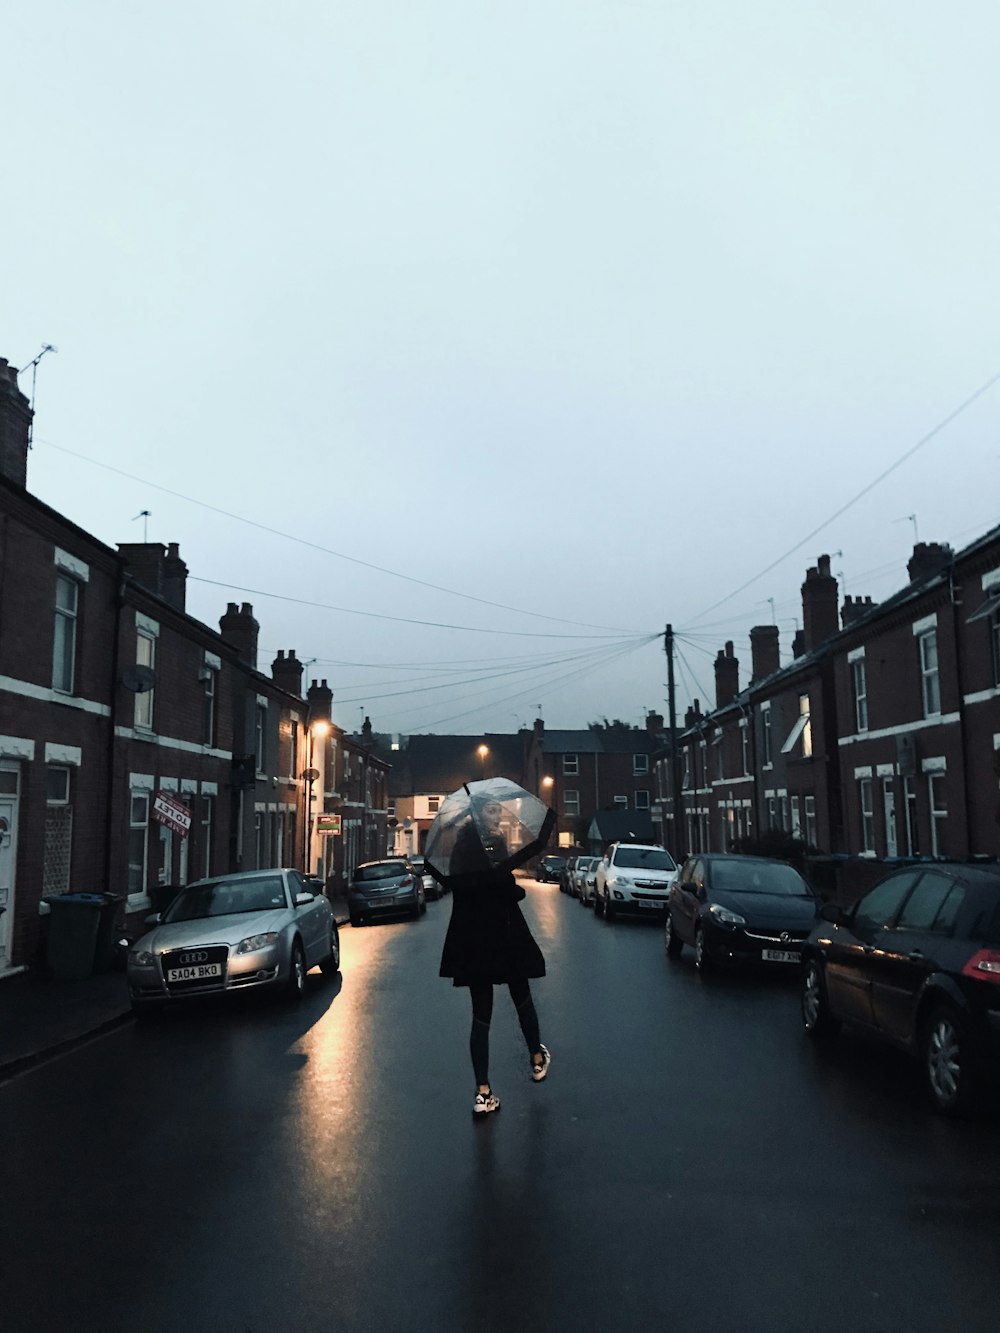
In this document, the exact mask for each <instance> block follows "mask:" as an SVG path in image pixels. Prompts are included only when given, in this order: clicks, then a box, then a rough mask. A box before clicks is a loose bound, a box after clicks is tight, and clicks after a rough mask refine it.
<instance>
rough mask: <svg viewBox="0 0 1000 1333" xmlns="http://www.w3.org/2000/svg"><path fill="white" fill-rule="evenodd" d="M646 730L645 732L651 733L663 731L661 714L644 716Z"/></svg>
mask: <svg viewBox="0 0 1000 1333" xmlns="http://www.w3.org/2000/svg"><path fill="white" fill-rule="evenodd" d="M646 730H647V731H652V732H656V731H662V730H663V714H662V713H647V714H646Z"/></svg>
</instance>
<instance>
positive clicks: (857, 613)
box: [840, 597, 875, 629]
mask: <svg viewBox="0 0 1000 1333" xmlns="http://www.w3.org/2000/svg"><path fill="white" fill-rule="evenodd" d="M874 609H875V603H874V602H873V601H872V599H871V598H870V597H845V598H844V605H843V606H842V607H841V608H840V623H841V625H842V626H843V628H844V629H847V627H848V625H853V624H854V622H855V621H856V620H861V618H862V617H863V616H866V615H867V614H868V612H869V611H873V610H874Z"/></svg>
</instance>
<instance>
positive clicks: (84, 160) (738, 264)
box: [0, 0, 1000, 734]
mask: <svg viewBox="0 0 1000 1333" xmlns="http://www.w3.org/2000/svg"><path fill="white" fill-rule="evenodd" d="M0 40H2V44H3V48H4V59H3V66H4V78H3V84H2V86H0V111H2V113H3V114H2V123H3V125H4V147H3V204H2V207H0V239H2V282H0V356H5V357H7V358H8V359H9V360H10V361H11V362H12V363H13V364H14V365H16V366H18V367H19V368H20V367H23V366H26V365H27V364H28V363H29V362H30V361H31V360H32V358H33V357H34V356H36V354H37V353H38V352H39V350H40V349H41V347H42V345H43V344H44V343H52V344H54V345H55V346H56V347H57V348H58V352H55V353H51V354H49V355H48V356H46V357H45V358H44V359H43V360H42V362H41V363H40V364H39V366H38V371H37V385H36V398H35V405H36V409H37V417H36V423H35V448H34V450H33V452H32V454H31V457H30V459H29V465H28V487H29V489H30V490H31V491H32V492H33V493H34V494H35V495H37V496H38V497H39V498H40V499H42V500H44V501H45V502H46V503H47V504H49V505H52V506H53V507H54V508H56V509H58V510H60V511H61V512H63V513H65V514H66V515H67V516H68V517H70V518H71V519H73V520H74V521H75V522H77V523H78V524H80V525H81V526H83V527H85V528H87V529H88V530H89V531H91V532H93V533H94V534H96V535H97V536H98V537H99V538H101V539H102V540H103V541H105V542H107V543H108V544H109V545H115V544H116V543H117V542H120V541H136V540H142V539H143V531H144V527H145V528H146V530H147V531H148V538H149V540H151V541H152V540H155V541H161V542H164V543H166V542H170V541H176V542H178V543H179V544H180V550H181V555H182V556H183V557H184V558H185V560H186V561H187V563H188V566H189V569H190V580H191V581H190V582H189V585H188V609H189V610H190V611H191V612H192V613H193V614H194V615H196V616H198V617H199V618H200V619H202V620H204V621H206V622H207V623H209V624H211V625H213V626H217V625H218V619H219V616H220V615H221V614H222V613H223V612H224V610H225V607H226V603H227V602H229V601H238V602H243V601H249V602H251V603H252V604H253V606H254V610H255V614H256V616H257V619H258V620H259V621H260V625H261V632H260V644H261V657H260V665H261V667H262V668H263V669H265V670H266V669H268V668H269V665H270V662H271V660H272V658H273V656H274V655H275V652H276V650H277V649H279V648H282V649H289V648H295V649H296V651H297V652H298V654H299V656H300V658H302V659H304V660H309V659H315V663H314V665H312V666H311V667H310V668H309V674H310V675H311V676H316V677H325V678H326V679H327V680H328V681H329V683H330V685H331V687H332V688H333V690H334V692H335V705H334V710H335V711H334V716H335V719H336V720H337V721H338V722H340V723H341V724H342V725H344V726H346V727H348V728H349V729H351V730H354V729H356V727H357V726H358V725H359V724H360V721H361V718H362V717H363V716H364V714H365V713H367V714H368V715H369V716H370V717H371V719H372V722H373V724H374V726H375V728H376V729H377V730H380V731H391V732H399V733H404V734H405V733H412V732H418V731H438V732H461V733H466V732H476V731H479V730H498V731H507V730H511V729H513V728H515V727H517V726H518V725H521V724H524V723H529V724H530V721H531V719H532V718H534V717H535V716H537V715H539V712H540V714H541V716H542V717H543V718H544V719H545V722H546V724H547V725H548V726H550V727H576V726H585V725H586V724H587V723H588V722H590V721H593V720H595V719H599V718H603V717H608V718H614V717H620V718H622V719H624V720H626V721H630V722H635V723H639V722H641V721H642V719H643V717H644V715H645V711H646V710H647V709H651V708H652V709H659V710H661V711H662V710H663V709H664V707H665V703H664V700H665V683H664V682H665V677H666V668H665V658H664V654H663V649H662V640H661V641H659V642H657V641H656V640H655V639H653V637H652V636H654V635H656V634H658V633H659V634H661V635H662V631H663V627H664V624H665V623H666V622H667V621H670V622H672V623H673V625H674V626H675V628H676V629H677V630H678V631H679V632H680V634H681V639H680V643H679V648H680V656H679V659H678V693H679V704H680V706H681V707H683V706H684V705H685V704H686V703H687V702H688V701H689V700H690V699H691V697H692V696H698V697H699V698H702V699H703V700H704V699H705V697H706V696H708V697H709V698H711V697H712V694H713V690H714V684H713V672H712V659H713V658H714V655H715V652H716V651H717V650H718V649H719V648H720V647H721V646H722V645H723V643H724V642H725V640H727V639H732V640H733V641H734V643H735V645H736V652H737V655H738V656H739V657H740V658H741V661H742V663H743V671H742V674H741V683H742V682H743V681H745V679H746V677H747V675H748V674H749V659H750V654H749V641H748V633H749V629H750V627H751V626H752V625H754V624H758V623H767V622H770V621H771V620H772V619H773V620H775V621H777V623H778V624H779V626H780V629H781V635H782V649H783V655H784V657H785V658H787V657H788V655H789V650H790V645H791V638H792V635H793V633H794V631H795V628H796V621H797V620H798V621H801V602H800V593H799V588H800V585H801V582H802V579H803V577H804V575H805V570H806V568H807V567H808V566H809V565H811V564H814V563H815V561H816V558H817V556H818V555H820V554H821V553H823V552H829V553H830V554H831V555H832V556H833V569H834V571H835V572H837V573H838V575H839V576H840V578H841V580H842V583H843V584H844V585H845V587H846V591H847V592H848V593H850V594H855V595H862V594H871V595H872V596H873V597H875V599H876V600H878V599H879V598H882V597H885V596H888V595H889V594H891V593H892V592H893V591H895V590H896V589H897V588H899V587H900V586H901V585H902V584H903V583H904V582H905V580H906V573H905V566H906V561H907V558H908V556H909V554H910V550H911V548H912V544H913V540H914V537H915V536H917V537H919V539H920V540H938V541H947V542H950V543H952V545H954V546H956V547H961V546H962V545H965V544H967V543H968V542H969V541H972V540H974V539H975V538H976V537H977V536H979V535H980V534H982V533H983V532H985V531H986V530H987V529H989V528H991V527H992V526H994V525H995V524H996V523H997V522H998V521H1000V476H998V473H1000V438H998V423H1000V384H998V385H997V386H996V387H993V388H991V389H989V390H987V391H986V392H984V393H982V394H981V395H980V396H979V397H978V398H977V399H976V400H975V401H974V402H972V403H971V404H970V405H969V406H967V407H966V408H965V410H963V411H962V412H961V413H960V414H959V415H958V417H957V418H956V419H955V420H954V421H953V422H952V423H951V424H949V425H947V426H946V427H945V428H944V429H942V430H941V431H939V432H938V433H937V434H936V435H934V436H933V438H931V439H930V440H928V441H927V442H926V443H924V444H922V445H920V447H919V448H915V446H917V445H918V444H919V443H920V441H921V440H923V439H924V437H925V436H927V435H928V433H929V432H931V431H932V430H933V429H934V428H935V427H936V426H937V425H938V424H939V423H940V422H942V421H943V420H944V419H945V418H947V417H948V416H949V414H951V413H953V412H954V411H955V409H956V408H959V407H960V406H961V405H962V404H964V403H966V401H967V400H968V399H969V398H970V397H972V395H974V394H975V393H976V392H977V390H979V389H980V388H981V387H982V386H984V385H985V384H986V383H987V382H988V381H989V380H990V379H991V377H993V376H994V375H996V374H997V373H998V372H1000V337H998V314H997V312H998V311H1000V290H998V286H1000V284H998V246H997V239H998V236H1000V165H998V164H1000V158H998V154H997V150H996V143H997V130H998V127H1000V80H998V79H997V75H996V53H997V50H998V49H1000V9H998V8H997V6H996V4H995V3H988V0H965V2H964V3H963V2H962V0H959V3H956V4H953V5H949V6H942V5H940V4H938V3H933V4H932V3H930V2H929V0H911V3H909V4H905V5H904V4H901V3H898V0H897V2H896V3H888V0H836V3H833V2H832V0H831V3H815V2H814V3H804V2H803V0H758V3H756V4H754V5H750V4H745V3H740V2H739V0H683V2H678V0H648V3H645V2H639V0H615V3H612V2H611V0H601V3H593V2H591V0H534V3H531V4H526V3H520V2H519V0H504V3H499V0H497V3H487V2H486V0H452V2H450V3H447V2H446V0H399V2H398V3H383V2H381V0H357V2H356V3H338V0H322V2H320V0H284V3H282V4H280V5H276V4H274V3H271V2H269V3H266V4H265V3H259V2H258V0H228V2H223V0H199V3H197V4H194V3H191V2H190V0H175V3H173V4H172V5H169V6H163V5H162V4H156V5H153V4H150V3H146V2H145V0H139V2H138V3H137V2H136V0H128V2H127V3H125V0H120V2H118V3H112V2H111V0H87V3H83V4H81V3H79V2H78V0H74V2H72V3H70V2H67V0H49V3H47V4H46V5H44V6H37V5H21V6H19V7H16V8H11V7H8V8H7V10H6V12H5V15H4V19H3V28H2V38H0ZM31 378H32V376H31V371H30V370H28V371H26V373H25V374H23V375H22V377H21V384H22V388H24V390H25V391H26V392H27V393H29V394H30V393H31ZM910 451H913V452H912V454H911V456H910V457H909V458H908V459H906V460H905V461H903V462H902V463H901V464H900V466H899V467H898V468H896V469H895V470H894V471H893V472H892V474H891V476H889V477H888V478H887V479H885V480H884V481H882V482H881V483H880V484H878V485H877V486H874V487H873V488H872V489H871V490H870V491H869V492H868V493H867V494H866V495H864V496H863V497H862V498H860V499H859V500H857V502H856V503H853V504H850V503H849V502H851V501H852V500H854V498H855V497H856V496H858V495H859V493H860V492H862V491H863V490H864V489H865V488H866V487H867V486H868V485H869V484H870V483H871V482H873V481H875V479H876V478H878V477H879V476H880V475H881V474H882V473H883V472H885V471H886V470H887V469H889V468H891V467H892V466H893V465H894V464H896V463H897V462H898V461H899V460H901V459H904V456H905V455H907V453H908V452H910ZM844 506H849V507H847V508H846V511H845V512H844V513H843V514H842V515H841V516H840V517H837V518H835V520H834V521H833V522H831V523H829V524H828V525H827V526H825V527H823V529H822V531H819V532H816V529H818V528H820V526H821V525H822V524H825V523H826V520H828V519H830V518H831V517H833V516H834V515H835V514H837V512H838V511H839V510H840V509H842V508H843V507H844ZM143 510H148V511H150V516H149V518H148V519H147V520H144V519H142V518H137V517H136V515H138V514H139V513H140V512H141V511H143ZM911 516H912V517H911ZM254 525H257V526H254ZM267 529H270V531H268V530H267ZM796 548H797V549H796ZM775 562H777V563H775ZM772 565H773V566H774V567H773V568H770V569H769V567H770V566H772ZM765 570H768V571H769V572H766V573H764V572H763V571H765ZM757 575H760V577H756V576H757ZM428 585H433V586H428ZM459 594H464V596H460V595H459ZM296 599H297V600H296ZM476 599H480V600H476ZM487 603H492V604H493V605H489V604H487ZM336 608H339V609H336ZM359 613H364V614H359ZM416 622H431V623H430V624H420V623H416Z"/></svg>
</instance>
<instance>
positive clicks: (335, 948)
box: [320, 926, 340, 977]
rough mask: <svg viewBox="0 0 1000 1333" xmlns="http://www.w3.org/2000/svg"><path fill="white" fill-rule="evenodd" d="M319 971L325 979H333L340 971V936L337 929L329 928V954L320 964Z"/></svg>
mask: <svg viewBox="0 0 1000 1333" xmlns="http://www.w3.org/2000/svg"><path fill="white" fill-rule="evenodd" d="M320 970H321V971H322V973H323V975H324V976H325V977H335V976H336V975H337V973H338V972H339V971H340V936H339V935H338V934H337V927H336V926H331V927H330V953H329V956H328V957H327V958H324V959H323V961H322V962H321V963H320Z"/></svg>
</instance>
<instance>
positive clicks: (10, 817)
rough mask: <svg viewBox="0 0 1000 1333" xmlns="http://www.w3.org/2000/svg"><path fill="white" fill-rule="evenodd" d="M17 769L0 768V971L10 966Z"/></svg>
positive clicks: (15, 858) (15, 859)
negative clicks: (0, 912)
mask: <svg viewBox="0 0 1000 1333" xmlns="http://www.w3.org/2000/svg"><path fill="white" fill-rule="evenodd" d="M17 779H18V771H17V769H16V768H15V769H10V768H6V767H4V768H3V769H2V770H0V907H2V908H4V909H5V910H4V911H3V913H2V914H0V972H4V971H6V970H7V968H9V967H10V965H11V963H10V952H11V940H12V939H13V935H14V874H15V869H16V866H17Z"/></svg>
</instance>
